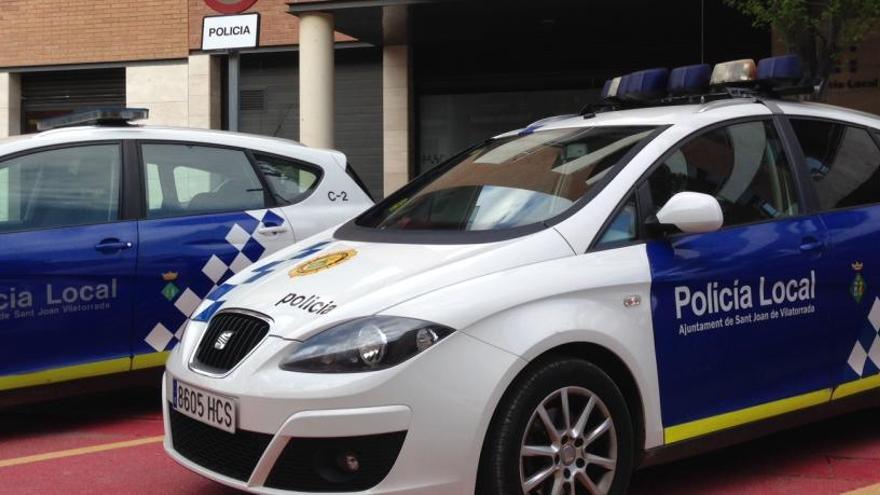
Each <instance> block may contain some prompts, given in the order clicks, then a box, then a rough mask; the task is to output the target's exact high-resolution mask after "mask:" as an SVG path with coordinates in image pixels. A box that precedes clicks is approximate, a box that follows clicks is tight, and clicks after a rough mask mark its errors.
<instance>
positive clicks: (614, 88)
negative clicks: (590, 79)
mask: <svg viewBox="0 0 880 495" xmlns="http://www.w3.org/2000/svg"><path fill="white" fill-rule="evenodd" d="M620 80H621V77H620V76H618V77H615V78H614V79H609V80H607V81H605V85H604V86H602V98H604V99H606V100H607V99H609V98H617V92H618V90H619V89H620Z"/></svg>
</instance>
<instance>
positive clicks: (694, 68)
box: [669, 64, 712, 96]
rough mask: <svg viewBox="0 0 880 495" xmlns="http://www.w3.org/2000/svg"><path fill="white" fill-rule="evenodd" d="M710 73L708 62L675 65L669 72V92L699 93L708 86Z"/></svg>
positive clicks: (677, 93)
mask: <svg viewBox="0 0 880 495" xmlns="http://www.w3.org/2000/svg"><path fill="white" fill-rule="evenodd" d="M711 75H712V66H711V65H709V64H696V65H686V66H684V67H676V68H675V69H672V72H670V73H669V93H670V94H671V95H673V96H680V95H688V94H700V93H702V92H704V91H706V89H708V88H709V78H710V77H711Z"/></svg>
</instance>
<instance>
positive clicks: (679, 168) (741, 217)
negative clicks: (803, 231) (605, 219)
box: [648, 121, 799, 226]
mask: <svg viewBox="0 0 880 495" xmlns="http://www.w3.org/2000/svg"><path fill="white" fill-rule="evenodd" d="M648 188H649V190H650V192H651V198H652V200H653V203H654V207H655V211H653V212H649V213H656V210H659V209H660V208H661V207H662V206H663V205H664V204H666V202H667V201H668V200H669V198H671V197H672V196H673V195H675V194H676V193H679V192H682V191H691V192H700V193H705V194H710V195H712V196H715V198H717V199H718V202H719V203H720V204H721V209H722V210H723V211H724V225H725V226H731V225H740V224H745V223H751V222H758V221H762V220H771V219H775V218H783V217H788V216H792V215H796V214H797V213H798V211H799V203H798V199H797V193H796V189H795V181H794V179H793V177H792V174H791V167H790V166H789V163H788V161H787V160H786V157H785V153H784V152H783V150H782V144H781V142H780V139H779V136H778V134H777V133H776V130H775V129H774V127H773V124H772V123H771V122H769V121H759V122H747V123H742V124H733V125H729V126H725V127H720V128H717V129H713V130H711V131H708V132H706V133H704V134H701V135H699V136H697V137H695V138H692V139H690V140H688V141H687V142H685V143H684V144H683V145H681V146H679V147H678V149H676V150H675V151H674V152H673V154H672V155H670V156H669V157H668V158H667V159H666V160H665V161H664V162H663V163H662V164H661V165H660V166H659V167H658V168H657V169H656V170H655V171H654V172H653V173H652V174H651V176H650V177H649V178H648Z"/></svg>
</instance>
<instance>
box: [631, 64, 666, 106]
mask: <svg viewBox="0 0 880 495" xmlns="http://www.w3.org/2000/svg"><path fill="white" fill-rule="evenodd" d="M668 79H669V70H667V69H664V68H657V69H646V70H640V71H638V72H633V73H632V74H630V75H629V81H628V84H627V88H626V98H628V99H631V100H650V99H652V98H657V97H660V96H663V95H665V94H666V82H667V81H668Z"/></svg>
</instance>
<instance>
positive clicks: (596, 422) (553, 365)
mask: <svg viewBox="0 0 880 495" xmlns="http://www.w3.org/2000/svg"><path fill="white" fill-rule="evenodd" d="M633 454H634V445H633V433H632V423H631V422H630V416H629V411H628V409H627V406H626V401H625V400H624V398H623V394H621V392H620V390H619V389H618V388H617V386H616V385H615V384H614V382H613V381H612V380H611V378H610V377H608V375H607V374H605V373H604V372H603V371H602V370H601V369H599V368H598V367H596V366H595V365H593V364H591V363H589V362H586V361H582V360H578V359H570V358H566V359H562V360H558V361H552V362H548V363H544V364H540V365H538V366H536V367H535V368H534V369H531V370H529V371H527V374H526V375H524V376H523V378H522V379H521V380H520V381H518V382H517V383H516V384H515V385H514V387H513V388H511V390H510V391H509V392H508V394H507V395H506V396H505V398H504V400H503V401H502V403H501V404H500V405H499V408H498V411H497V412H496V415H495V418H494V419H493V424H492V426H491V428H490V431H489V435H488V437H487V439H486V445H485V447H484V450H483V459H482V465H481V468H480V485H479V492H480V493H483V494H487V495H501V494H504V495H511V494H523V495H584V494H589V495H607V494H619V493H624V492H625V491H626V487H627V485H628V482H629V477H630V474H631V472H632V467H633V466H632V465H633V457H634V456H633Z"/></svg>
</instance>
